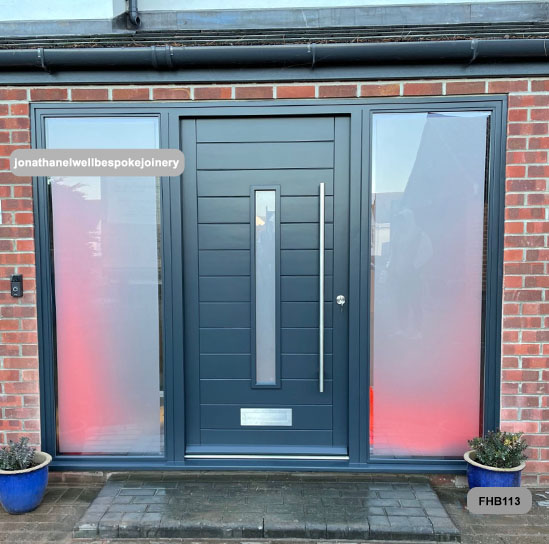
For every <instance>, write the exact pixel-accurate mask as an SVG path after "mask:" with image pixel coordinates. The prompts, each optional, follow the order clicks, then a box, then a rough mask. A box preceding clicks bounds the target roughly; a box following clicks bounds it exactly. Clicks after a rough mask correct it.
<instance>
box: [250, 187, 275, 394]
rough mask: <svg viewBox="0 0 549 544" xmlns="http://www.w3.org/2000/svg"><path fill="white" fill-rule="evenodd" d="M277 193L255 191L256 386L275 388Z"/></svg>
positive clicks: (272, 191)
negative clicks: (272, 386) (271, 386)
mask: <svg viewBox="0 0 549 544" xmlns="http://www.w3.org/2000/svg"><path fill="white" fill-rule="evenodd" d="M275 214H276V191H274V190H268V191H263V190H258V191H255V263H254V265H255V382H256V385H275V384H276V367H277V364H276V353H277V348H276V336H277V335H276V327H277V323H276V315H277V307H276V306H277V304H276V298H277V293H276V291H277V289H276V283H277V271H276V261H277V255H276V250H277V248H276V244H277V242H276V215H275Z"/></svg>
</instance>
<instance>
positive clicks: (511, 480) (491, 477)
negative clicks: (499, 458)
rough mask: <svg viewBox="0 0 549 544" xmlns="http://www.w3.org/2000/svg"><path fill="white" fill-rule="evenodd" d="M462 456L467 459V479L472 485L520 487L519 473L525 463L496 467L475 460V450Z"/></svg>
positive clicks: (471, 487) (471, 486)
mask: <svg viewBox="0 0 549 544" xmlns="http://www.w3.org/2000/svg"><path fill="white" fill-rule="evenodd" d="M463 458H464V459H465V460H466V461H467V480H468V481H469V488H470V489H473V487H520V475H521V474H522V471H523V469H524V467H525V466H526V463H525V462H524V461H523V462H522V463H521V464H520V465H519V466H518V467H513V468H496V467H489V466H486V465H481V464H480V463H477V462H476V461H475V451H474V450H471V451H468V452H467V453H466V454H465V455H464V456H463Z"/></svg>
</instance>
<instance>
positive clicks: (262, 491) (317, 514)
mask: <svg viewBox="0 0 549 544" xmlns="http://www.w3.org/2000/svg"><path fill="white" fill-rule="evenodd" d="M154 478H155V476H154V475H153V476H150V475H147V476H146V477H143V478H139V473H133V474H132V475H131V476H128V477H127V479H119V480H109V481H107V483H106V484H105V486H104V487H103V489H102V490H101V491H100V492H99V494H98V496H97V498H96V499H95V500H94V501H93V502H92V503H91V505H90V506H89V508H88V510H87V511H86V513H85V514H84V515H83V516H82V518H81V519H80V521H79V522H78V523H77V524H76V526H75V527H74V530H73V537H74V538H76V539H90V538H92V539H93V538H97V537H100V538H102V539H113V538H133V539H139V538H201V539H205V538H206V539H207V538H211V539H216V538H223V539H228V538H245V539H288V538H292V539H315V540H355V541H356V540H372V541H375V540H378V541H394V540H398V541H445V542H447V541H459V540H460V533H459V531H458V529H457V528H456V526H455V525H454V524H453V522H452V520H451V519H450V517H449V516H448V514H447V512H446V510H445V509H444V507H443V506H442V504H441V502H440V500H439V498H438V496H437V494H436V493H435V491H434V490H433V489H432V487H431V486H430V484H429V483H427V482H416V483H415V482H410V481H406V480H404V479H403V480H402V481H398V480H391V481H369V480H367V481H363V480H361V479H358V478H357V479H356V481H353V480H350V479H349V478H341V479H340V478H326V477H323V475H322V474H320V473H319V474H318V477H317V478H314V477H313V478H311V477H310V476H308V477H307V478H303V479H300V478H299V477H297V478H291V479H289V478H277V477H276V475H275V476H272V477H268V478H264V477H263V478H250V477H249V476H243V475H236V474H234V475H231V474H219V475H215V474H211V475H208V476H200V477H196V478H188V477H186V478H181V477H178V475H177V474H174V475H172V476H170V473H162V474H160V475H159V476H158V480H155V479H154Z"/></svg>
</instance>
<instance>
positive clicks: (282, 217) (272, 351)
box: [181, 116, 349, 457]
mask: <svg viewBox="0 0 549 544" xmlns="http://www.w3.org/2000/svg"><path fill="white" fill-rule="evenodd" d="M181 138H182V142H183V144H182V145H183V151H184V153H185V156H186V169H185V172H184V174H183V177H182V180H183V181H182V183H183V191H182V192H183V246H184V248H183V259H184V278H183V281H184V330H185V333H184V334H185V336H184V346H185V353H184V357H185V412H186V455H187V456H188V457H193V456H205V457H210V456H232V455H233V456H243V455H246V456H248V455H274V456H283V457H285V456H314V457H316V456H345V455H347V435H348V425H347V406H348V317H347V306H346V304H345V303H346V298H347V297H348V262H349V259H348V257H349V255H348V253H349V251H348V247H349V119H348V118H347V117H337V116H336V117H334V116H330V117H327V116H315V117H313V116H301V117H285V116H273V117H254V116H247V117H226V118H211V117H210V118H199V119H185V120H183V121H182V125H181ZM322 223H325V224H324V229H322ZM322 249H323V251H322ZM322 269H323V270H322ZM322 286H323V291H322V292H321V289H322ZM338 296H339V299H337V297H338ZM322 298H324V304H322ZM336 299H337V300H339V304H338V303H336ZM321 307H323V309H324V311H323V312H321V311H320V309H321ZM322 320H323V321H324V324H323V326H322ZM322 344H323V357H321V356H320V349H319V347H320V346H322ZM182 393H183V392H182Z"/></svg>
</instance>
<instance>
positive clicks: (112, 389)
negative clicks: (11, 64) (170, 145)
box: [47, 118, 164, 455]
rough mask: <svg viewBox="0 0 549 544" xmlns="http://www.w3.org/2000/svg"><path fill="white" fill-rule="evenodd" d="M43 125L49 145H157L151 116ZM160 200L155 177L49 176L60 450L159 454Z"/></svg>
mask: <svg viewBox="0 0 549 544" xmlns="http://www.w3.org/2000/svg"><path fill="white" fill-rule="evenodd" d="M90 121H91V123H90V125H91V126H88V122H90ZM136 121H137V122H136ZM86 127H87V128H89V130H88V131H87V132H83V131H85V129H86ZM47 129H48V132H47V135H48V147H50V148H65V147H68V145H67V144H68V143H71V144H72V145H71V147H75V146H78V147H90V148H93V147H121V144H123V145H125V146H126V147H135V148H151V147H158V123H157V120H156V119H150V118H147V119H129V118H128V119H120V118H118V119H117V118H99V119H98V118H95V119H93V120H91V119H84V120H83V119H66V118H65V119H48V125H47ZM94 134H95V135H96V137H94ZM69 140H70V141H69ZM159 201H160V196H159V182H158V180H157V179H156V178H145V177H137V178H121V177H65V178H52V179H51V202H52V218H53V221H52V227H53V260H54V273H55V308H56V346H57V401H58V449H59V451H60V453H87V454H99V453H105V454H115V453H118V454H150V455H158V454H161V453H162V452H163V443H164V439H163V413H162V406H161V405H162V392H161V386H160V384H161V381H162V380H161V349H160V325H159V319H160V300H159V295H160V259H159V236H160V229H159Z"/></svg>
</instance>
